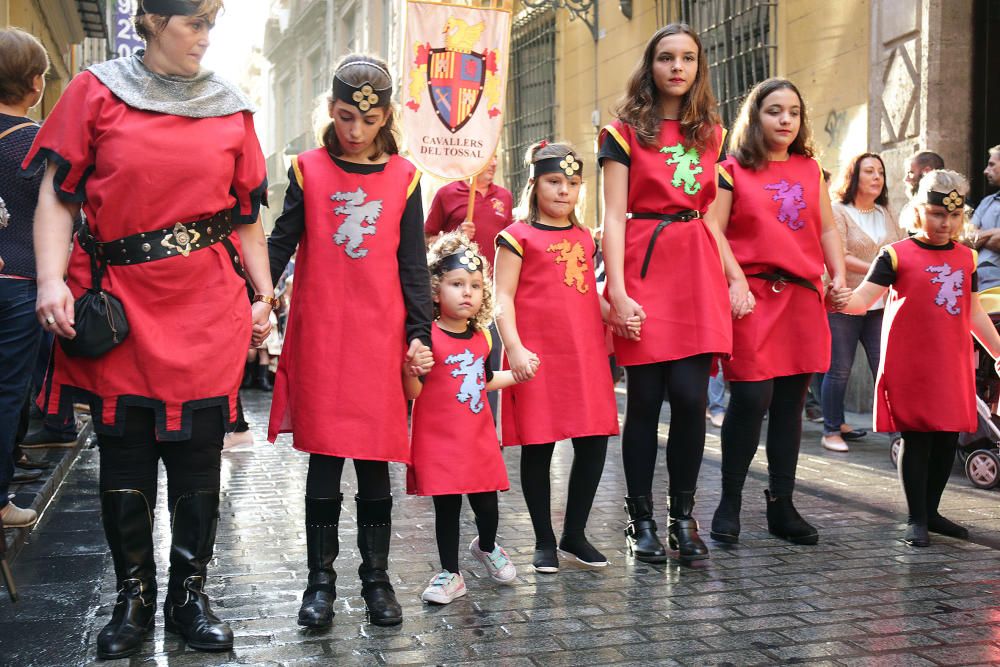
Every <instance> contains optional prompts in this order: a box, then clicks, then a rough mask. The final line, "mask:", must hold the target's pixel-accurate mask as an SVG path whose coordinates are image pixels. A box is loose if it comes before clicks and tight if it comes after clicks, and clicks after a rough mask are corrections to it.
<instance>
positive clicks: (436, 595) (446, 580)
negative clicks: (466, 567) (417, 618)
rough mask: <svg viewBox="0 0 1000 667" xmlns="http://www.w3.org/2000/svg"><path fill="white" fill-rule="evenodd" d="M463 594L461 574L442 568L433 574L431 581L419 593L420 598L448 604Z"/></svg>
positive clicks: (463, 581)
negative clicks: (442, 569)
mask: <svg viewBox="0 0 1000 667" xmlns="http://www.w3.org/2000/svg"><path fill="white" fill-rule="evenodd" d="M463 595H465V579H463V578H462V575H461V574H455V573H454V572H448V571H447V570H444V571H442V572H439V573H438V574H436V575H434V578H433V579H431V583H430V584H428V585H427V588H425V589H424V592H423V593H421V594H420V599H421V600H423V601H424V602H433V603H435V604H448V603H449V602H451V601H452V600H455V599H456V598H460V597H462V596H463Z"/></svg>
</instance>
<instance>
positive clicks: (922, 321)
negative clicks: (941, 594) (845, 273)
mask: <svg viewBox="0 0 1000 667" xmlns="http://www.w3.org/2000/svg"><path fill="white" fill-rule="evenodd" d="M968 191H969V184H968V182H967V181H966V180H965V178H964V177H963V176H961V175H960V174H957V173H955V172H953V171H946V170H935V171H931V172H928V173H927V174H925V175H924V177H923V178H921V179H920V187H919V189H918V190H917V194H916V196H915V197H914V199H913V201H912V202H911V204H910V205H911V206H912V208H913V211H912V215H911V216H909V219H910V220H912V221H913V227H914V229H912V230H911V231H914V232H915V236H913V238H908V239H904V240H902V241H897V242H895V243H893V244H892V245H889V246H886V247H885V248H883V249H882V252H881V253H880V254H879V256H878V257H877V258H876V259H875V261H874V262H873V263H872V266H871V269H869V271H868V275H867V276H866V277H865V280H864V282H863V283H861V285H859V286H858V288H857V289H855V290H854V294H853V295H852V296H851V300H850V302H849V303H848V305H847V308H846V309H845V310H844V312H847V313H854V314H863V313H864V312H866V311H867V309H868V308H869V307H870V306H871V304H873V303H875V302H876V301H878V300H879V299H880V298H882V297H883V296H884V295H885V293H886V291H888V293H889V294H888V298H887V299H886V304H885V318H884V320H883V325H882V331H883V333H882V346H883V347H882V349H883V350H884V354H883V356H882V362H881V364H880V365H879V369H878V370H879V372H878V378H877V379H876V389H875V415H874V417H875V430H876V431H882V432H891V431H902V435H903V448H902V450H901V451H900V453H899V479H900V481H901V482H902V484H903V493H904V494H905V495H906V506H907V509H908V511H909V517H908V518H907V526H906V532H905V533H904V535H903V541H904V542H906V543H907V544H909V545H910V546H914V547H926V546H928V545H929V544H930V536H929V533H939V534H941V535H948V536H950V537H957V538H959V539H963V540H965V539H968V538H969V531H968V530H967V529H966V528H965V527H964V526H960V525H958V524H956V523H954V522H952V521H949V520H948V519H946V518H944V517H943V516H941V514H940V513H939V512H938V505H939V503H940V502H941V494H943V493H944V487H945V486H946V485H947V484H948V478H949V477H950V476H951V469H952V464H953V463H954V461H955V447H956V445H957V444H958V434H959V433H960V432H970V431H975V430H976V388H975V375H974V372H973V367H972V354H971V353H970V350H969V344H970V341H969V332H970V331H971V332H972V334H973V335H974V336H975V337H976V338H977V339H978V340H979V342H980V343H981V344H982V345H983V346H984V347H985V348H986V349H987V350H988V351H989V352H990V355H991V356H993V358H994V359H996V358H997V357H998V355H1000V335H998V334H997V331H996V328H995V327H994V325H993V323H992V322H991V321H990V317H989V315H987V314H986V312H985V311H984V310H983V307H982V306H981V305H980V303H979V299H977V298H976V290H977V287H978V286H977V284H976V251H974V250H970V249H969V248H967V247H965V246H963V245H960V244H958V243H955V239H956V238H958V236H959V233H960V232H961V229H962V223H963V221H964V211H963V208H964V204H965V195H966V193H967V192H968Z"/></svg>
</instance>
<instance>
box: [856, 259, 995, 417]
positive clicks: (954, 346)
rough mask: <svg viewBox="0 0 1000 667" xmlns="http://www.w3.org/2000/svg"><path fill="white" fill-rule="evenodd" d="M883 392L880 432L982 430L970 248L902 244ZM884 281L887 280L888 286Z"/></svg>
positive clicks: (890, 305) (888, 314)
mask: <svg viewBox="0 0 1000 667" xmlns="http://www.w3.org/2000/svg"><path fill="white" fill-rule="evenodd" d="M882 252H883V255H880V256H879V258H878V259H876V260H875V262H876V264H877V263H879V262H885V261H886V259H883V256H884V257H887V258H888V261H890V262H891V264H892V268H893V269H894V270H895V280H893V281H892V283H891V284H890V285H889V295H888V298H887V299H886V303H885V318H884V319H883V321H882V363H881V364H880V365H879V369H878V379H877V380H876V383H875V384H876V388H875V414H874V421H875V430H877V431H881V432H893V431H958V432H969V431H975V430H976V387H975V374H974V371H973V347H972V339H971V336H970V327H971V312H970V311H971V307H972V295H973V294H974V293H975V292H974V289H973V280H972V276H973V274H974V273H975V270H976V254H975V252H974V251H972V250H970V249H969V248H966V247H965V246H963V245H959V244H952V245H951V246H950V247H947V246H925V245H922V244H919V243H918V242H917V241H915V240H913V239H904V240H902V241H897V242H896V243H893V244H892V245H890V246H887V247H886V248H885V249H883V251H882ZM882 282H884V281H880V282H879V283H878V284H881V283H882Z"/></svg>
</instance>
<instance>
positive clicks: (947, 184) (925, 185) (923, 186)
mask: <svg viewBox="0 0 1000 667" xmlns="http://www.w3.org/2000/svg"><path fill="white" fill-rule="evenodd" d="M952 190H955V191H956V192H958V194H960V195H962V197H965V196H966V195H967V194H969V181H968V180H966V178H965V176H962V175H961V174H960V173H958V172H957V171H951V170H950V169H934V170H933V171H929V172H927V173H926V174H924V175H923V178H921V179H920V186H919V187H918V188H917V194H915V195H914V196H913V199H911V200H910V203H909V205H908V208H911V209H913V210H912V211H911V213H912V215H909V216H906V228H907V230H909V231H911V232H916V231H919V230H920V229H923V223H922V222H921V216H920V207H921V206H923V205H924V204H926V203H927V193H928V192H945V193H947V192H951V191H952ZM961 236H962V229H961V228H959V229H958V230H957V231H956V232H955V235H954V237H953V238H954V240H956V241H957V240H958V239H959V238H960V237H961Z"/></svg>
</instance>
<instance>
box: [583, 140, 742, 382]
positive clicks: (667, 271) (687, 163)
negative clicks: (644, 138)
mask: <svg viewBox="0 0 1000 667" xmlns="http://www.w3.org/2000/svg"><path fill="white" fill-rule="evenodd" d="M723 139H724V130H723V129H722V127H720V126H717V127H716V128H715V133H714V135H713V138H712V141H711V142H710V143H709V145H708V146H706V147H705V148H704V150H702V151H701V152H699V151H698V150H696V149H695V148H694V147H693V146H686V145H685V144H684V137H683V134H682V133H681V129H680V122H679V121H676V120H664V121H663V122H662V124H661V125H660V135H659V139H658V142H657V145H656V146H653V147H647V146H643V145H642V144H641V143H639V140H638V139H637V138H636V136H635V132H634V130H633V129H632V127H631V126H629V125H627V124H626V123H623V122H621V121H615V122H614V123H612V124H611V125H608V126H606V127H605V128H604V129H603V130H601V137H600V141H601V143H602V149H601V156H600V157H601V160H602V162H603V160H605V159H614V160H615V161H622V162H625V161H626V160H627V162H628V165H627V166H628V167H629V171H628V175H629V176H628V201H627V210H628V213H643V214H648V213H663V214H671V213H678V212H680V211H683V210H686V209H690V210H694V211H698V212H700V213H702V214H704V213H705V211H707V210H708V207H709V205H710V204H711V203H712V201H713V200H714V199H715V193H716V177H715V163H716V161H717V160H718V158H719V154H720V151H721V150H722V143H723ZM611 142H613V144H614V146H612V147H613V148H614V149H615V151H616V152H617V153H618V154H619V155H620V156H621V158H619V157H617V156H616V157H611V156H609V154H608V153H607V152H606V151H605V147H604V145H605V144H608V143H611ZM658 224H659V223H658V221H657V220H649V219H642V218H630V219H629V220H628V222H627V223H626V225H625V267H624V270H625V290H626V292H627V293H628V295H629V296H630V297H631V298H632V299H634V300H635V301H636V302H637V303H638V304H639V305H640V306H642V309H643V310H644V311H645V313H646V320H645V322H643V325H642V339H641V340H638V341H635V340H628V339H626V338H621V337H618V336H615V337H614V346H615V355H616V361H617V362H618V364H619V365H621V366H636V365H640V364H651V363H656V362H660V361H671V360H674V359H683V358H684V357H690V356H693V355H696V354H704V353H706V352H714V353H718V354H723V355H727V354H729V352H730V349H731V347H732V324H731V320H732V315H731V313H730V308H729V288H728V285H727V284H726V276H725V273H724V272H723V269H722V258H721V257H720V255H719V248H718V246H717V245H716V243H715V237H713V236H712V232H711V231H710V230H709V229H708V226H707V225H706V224H705V222H704V220H702V219H700V218H698V219H694V220H691V221H689V222H673V223H671V224H669V225H667V226H666V227H664V228H663V229H662V230H661V231H660V233H659V234H658V235H657V236H656V240H655V242H654V245H653V249H652V254H651V255H650V257H649V265H648V269H647V271H646V275H645V277H643V276H642V275H641V273H642V266H643V263H644V260H645V257H646V253H647V250H648V249H649V244H650V241H651V240H652V239H653V234H654V232H655V230H656V228H657V225H658Z"/></svg>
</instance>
